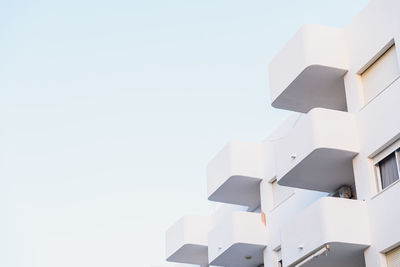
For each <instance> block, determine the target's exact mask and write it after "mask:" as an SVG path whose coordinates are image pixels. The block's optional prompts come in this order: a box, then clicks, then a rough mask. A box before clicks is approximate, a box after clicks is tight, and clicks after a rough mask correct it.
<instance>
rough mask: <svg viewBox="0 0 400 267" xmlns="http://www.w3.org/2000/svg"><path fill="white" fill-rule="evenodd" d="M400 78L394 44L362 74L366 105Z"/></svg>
mask: <svg viewBox="0 0 400 267" xmlns="http://www.w3.org/2000/svg"><path fill="white" fill-rule="evenodd" d="M399 76H400V69H399V64H398V60H397V53H396V46H395V45H394V44H393V45H392V46H391V47H389V49H387V50H386V51H385V52H384V53H383V54H382V55H381V56H380V57H379V58H378V59H377V60H375V62H374V63H372V64H371V66H369V67H368V68H367V69H366V70H365V71H364V72H363V73H362V74H361V80H362V83H363V88H364V103H368V102H370V101H371V100H372V99H373V98H375V97H376V96H377V95H378V94H379V93H380V92H382V91H383V90H384V89H385V88H387V87H388V86H389V85H390V84H391V83H392V82H393V81H394V80H396V79H397V78H398V77H399Z"/></svg>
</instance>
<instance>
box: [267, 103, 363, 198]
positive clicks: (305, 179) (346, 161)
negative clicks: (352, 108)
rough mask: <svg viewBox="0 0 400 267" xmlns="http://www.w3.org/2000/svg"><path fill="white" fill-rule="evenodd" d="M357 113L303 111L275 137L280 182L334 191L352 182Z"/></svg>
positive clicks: (356, 143)
mask: <svg viewBox="0 0 400 267" xmlns="http://www.w3.org/2000/svg"><path fill="white" fill-rule="evenodd" d="M356 127H357V126H356V121H355V117H354V114H352V113H347V112H342V111H336V110H328V109H321V108H316V109H313V110H311V111H310V112H309V113H308V114H306V115H302V116H301V117H300V118H299V119H298V121H297V122H296V123H295V125H294V126H293V129H292V130H291V131H290V132H289V134H288V135H287V136H285V137H283V138H281V139H279V140H277V141H276V144H275V145H276V147H275V153H276V162H277V179H278V184H280V185H284V186H290V187H297V188H303V189H310V190H317V191H324V192H333V191H335V190H336V189H338V188H339V187H341V186H342V185H353V184H354V174H353V165H352V159H353V157H354V156H355V155H357V154H358V152H359V148H358V133H357V128H356Z"/></svg>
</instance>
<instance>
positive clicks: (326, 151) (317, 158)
mask: <svg viewBox="0 0 400 267" xmlns="http://www.w3.org/2000/svg"><path fill="white" fill-rule="evenodd" d="M355 155H357V153H356V152H352V151H345V150H338V149H331V148H318V149H316V150H314V151H312V152H311V153H310V154H309V155H308V156H307V157H306V158H304V159H303V160H302V161H301V162H299V163H298V164H297V165H295V166H294V167H293V168H292V169H291V170H290V171H289V172H288V173H286V174H285V175H283V176H282V177H280V178H279V179H278V184H280V185H283V186H290V187H296V188H302V189H309V190H317V191H323V192H333V191H335V190H336V189H338V188H339V187H341V186H342V185H353V184H354V174H353V165H352V158H353V157H354V156H355Z"/></svg>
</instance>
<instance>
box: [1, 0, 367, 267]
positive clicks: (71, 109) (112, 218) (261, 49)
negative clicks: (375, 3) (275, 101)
mask: <svg viewBox="0 0 400 267" xmlns="http://www.w3.org/2000/svg"><path fill="white" fill-rule="evenodd" d="M366 2H367V0H351V1H349V0H302V1H300V0H280V1H270V0H264V1H260V0H248V1H245V0H197V1H196V0H141V1H137V0H113V1H101V0H96V1H95V0H93V1H90V0H79V1H78V0H58V1H54V0H49V1H18V0H10V1H9V0H2V1H0V266H4V267H72V266H73V267H90V266H93V267H94V266H95V267H109V266H118V267H127V266H137V267H142V266H143V267H146V266H151V265H157V264H161V263H163V258H164V242H165V240H164V233H165V230H166V229H167V228H168V227H169V226H170V225H171V224H173V223H174V222H175V221H176V220H177V219H179V217H181V216H182V215H184V214H186V213H193V214H196V213H200V214H206V213H208V212H209V211H210V209H212V206H213V204H212V203H208V201H207V200H206V198H207V196H206V177H205V167H206V164H207V162H208V161H209V160H210V159H211V158H212V157H213V155H214V154H215V153H216V152H217V151H218V150H220V149H221V148H222V146H223V145H224V144H225V143H226V142H227V141H229V140H231V139H239V140H244V141H255V142H256V141H260V140H262V139H264V138H265V137H266V136H267V135H268V133H270V132H271V131H272V130H273V129H274V128H276V127H277V126H278V125H279V124H280V123H281V122H282V121H283V120H284V119H285V118H286V117H287V116H288V114H289V113H288V112H285V111H279V110H273V109H272V108H270V106H269V88H268V75H267V67H268V62H269V61H270V60H271V59H272V57H273V56H274V54H275V53H276V52H277V51H278V50H279V49H280V48H281V47H282V46H283V45H284V44H285V43H286V41H287V40H288V39H289V38H290V37H291V36H292V35H293V34H294V33H295V32H296V30H297V29H298V28H299V27H300V26H301V25H302V24H304V23H321V24H326V25H330V26H344V25H346V24H348V22H349V21H350V20H351V18H352V17H353V16H354V15H355V14H356V13H358V11H360V10H361V8H362V7H363V6H365V4H366Z"/></svg>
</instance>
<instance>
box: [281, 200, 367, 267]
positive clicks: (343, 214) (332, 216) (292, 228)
mask: <svg viewBox="0 0 400 267" xmlns="http://www.w3.org/2000/svg"><path fill="white" fill-rule="evenodd" d="M326 244H329V246H330V250H329V252H328V255H327V256H321V257H318V258H313V259H311V260H310V261H309V265H304V266H328V267H330V266H363V265H362V264H360V263H357V262H354V261H355V260H356V261H358V260H359V259H363V251H364V250H365V249H366V248H367V247H368V246H370V244H371V238H370V227H369V217H368V208H367V205H366V203H365V202H363V201H360V200H351V199H343V198H332V197H324V198H321V199H320V200H318V201H317V202H315V203H314V204H312V205H311V206H310V207H308V208H306V209H305V210H303V211H302V212H301V213H299V214H298V215H297V216H296V217H295V218H294V219H293V220H292V221H290V222H289V223H287V224H286V225H285V227H284V229H283V230H282V256H283V262H284V263H285V266H295V264H298V263H300V262H301V261H302V260H304V259H305V258H307V257H308V256H309V255H310V254H313V253H314V252H316V251H318V250H319V249H320V248H322V247H323V246H324V245H326ZM313 261H314V263H313ZM338 262H339V263H341V264H344V265H337V264H338ZM346 262H347V263H346ZM317 263H318V264H317ZM345 263H346V264H345ZM335 264H336V265H335ZM348 264H350V265H348ZM352 264H353V265H352Z"/></svg>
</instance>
